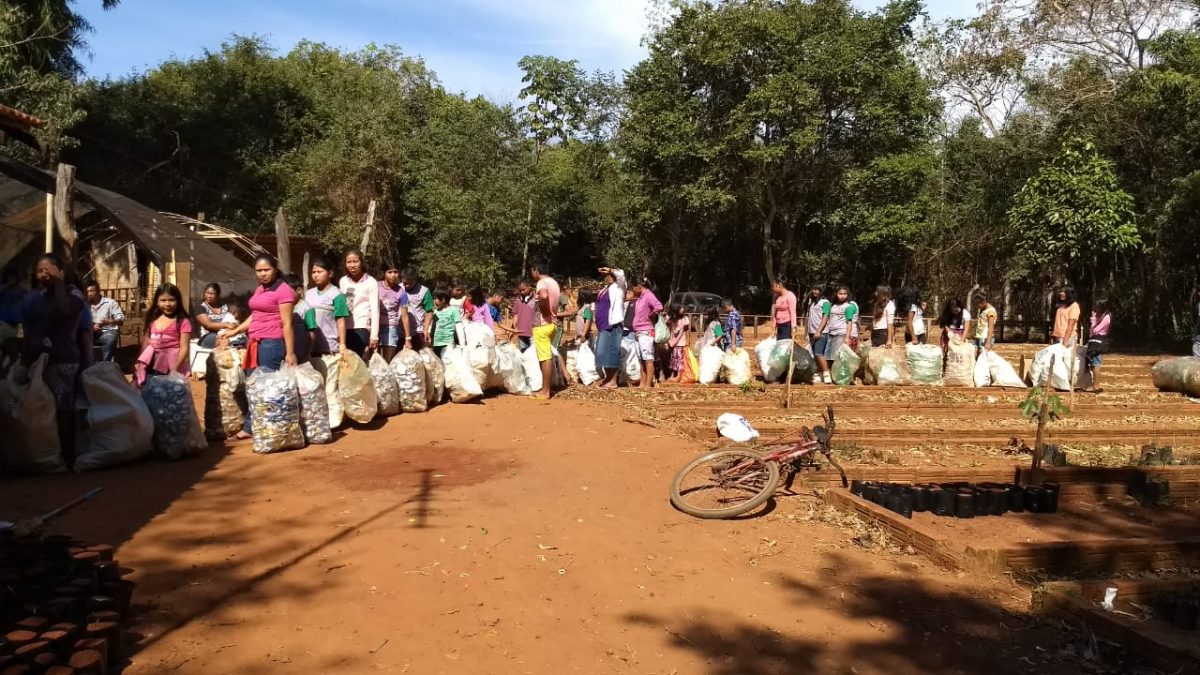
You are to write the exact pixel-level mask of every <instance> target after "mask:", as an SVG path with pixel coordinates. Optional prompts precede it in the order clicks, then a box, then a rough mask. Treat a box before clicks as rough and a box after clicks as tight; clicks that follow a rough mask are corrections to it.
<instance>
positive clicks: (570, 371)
mask: <svg viewBox="0 0 1200 675" xmlns="http://www.w3.org/2000/svg"><path fill="white" fill-rule="evenodd" d="M575 357H576V351H575V350H574V349H569V350H567V352H566V354H565V355H564V358H565V360H566V362H567V381H568V382H571V383H575V382H581V383H582V380H580V379H579V367H578V366H577V365H576V364H575Z"/></svg>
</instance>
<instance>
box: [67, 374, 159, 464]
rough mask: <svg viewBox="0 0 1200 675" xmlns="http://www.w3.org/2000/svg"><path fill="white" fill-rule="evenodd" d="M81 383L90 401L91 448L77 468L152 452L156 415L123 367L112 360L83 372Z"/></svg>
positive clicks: (123, 460)
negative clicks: (135, 388)
mask: <svg viewBox="0 0 1200 675" xmlns="http://www.w3.org/2000/svg"><path fill="white" fill-rule="evenodd" d="M80 384H82V386H83V392H84V394H85V395H86V396H87V400H88V410H87V419H88V429H87V449H86V451H85V452H82V453H81V454H80V455H79V456H78V457H76V458H75V470H76V471H81V472H82V471H91V470H92V469H103V468H105V467H109V466H117V465H118V464H124V463H126V462H132V461H133V460H135V459H140V458H142V457H145V456H146V455H149V454H150V451H151V447H150V440H151V439H152V438H153V437H154V418H153V417H151V416H150V409H149V408H147V407H146V402H145V401H143V400H142V397H141V396H139V395H138V393H137V392H136V391H134V389H133V388H132V387H130V386H129V382H128V381H126V380H125V375H124V374H123V373H122V372H121V368H120V367H119V366H117V364H115V363H113V362H111V361H105V362H101V363H97V364H96V365H94V366H92V367H90V368H88V369H87V370H85V371H83V374H82V375H81V376H80Z"/></svg>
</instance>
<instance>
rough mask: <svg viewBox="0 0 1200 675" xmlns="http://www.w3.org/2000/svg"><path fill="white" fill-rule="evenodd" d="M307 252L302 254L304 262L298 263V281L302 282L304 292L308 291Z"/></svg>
mask: <svg viewBox="0 0 1200 675" xmlns="http://www.w3.org/2000/svg"><path fill="white" fill-rule="evenodd" d="M308 277H309V275H308V251H305V252H304V262H302V263H300V280H301V281H303V282H304V290H306V291H307V290H308Z"/></svg>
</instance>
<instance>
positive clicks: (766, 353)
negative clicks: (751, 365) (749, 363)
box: [754, 337, 777, 382]
mask: <svg viewBox="0 0 1200 675" xmlns="http://www.w3.org/2000/svg"><path fill="white" fill-rule="evenodd" d="M776 342H777V340H776V339H775V338H773V337H769V338H767V339H765V340H763V341H762V342H759V343H758V344H757V345H755V346H754V359H755V361H757V362H758V370H759V372H761V373H762V376H763V379H764V380H765V381H767V382H770V381H771V380H770V379H769V378H767V370H768V368H769V366H768V365H767V361H769V360H770V358H771V351H772V350H773V349H775V343H776Z"/></svg>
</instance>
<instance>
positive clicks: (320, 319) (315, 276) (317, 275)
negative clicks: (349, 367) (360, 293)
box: [304, 258, 350, 356]
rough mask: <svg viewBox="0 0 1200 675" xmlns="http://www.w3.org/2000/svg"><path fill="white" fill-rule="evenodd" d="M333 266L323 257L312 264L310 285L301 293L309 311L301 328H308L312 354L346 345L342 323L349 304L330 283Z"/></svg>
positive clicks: (326, 352) (324, 352) (332, 351)
mask: <svg viewBox="0 0 1200 675" xmlns="http://www.w3.org/2000/svg"><path fill="white" fill-rule="evenodd" d="M333 269H334V268H333V265H332V264H331V263H330V262H329V261H327V260H325V259H324V258H317V259H316V260H314V261H313V264H312V282H313V287H312V288H310V289H308V292H306V293H305V294H304V302H305V304H307V305H308V307H309V309H310V310H312V313H311V314H309V315H308V316H306V317H305V322H304V324H305V327H307V328H308V329H309V330H311V331H312V346H311V348H310V353H311V354H313V355H314V356H324V355H326V354H337V353H338V352H340V351H341V348H342V346H343V345H345V344H346V331H347V326H346V322H347V320H348V319H349V318H350V305H349V303H347V302H346V296H344V295H342V292H341V291H340V290H338V288H337V286H334V285H333Z"/></svg>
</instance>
